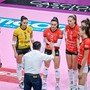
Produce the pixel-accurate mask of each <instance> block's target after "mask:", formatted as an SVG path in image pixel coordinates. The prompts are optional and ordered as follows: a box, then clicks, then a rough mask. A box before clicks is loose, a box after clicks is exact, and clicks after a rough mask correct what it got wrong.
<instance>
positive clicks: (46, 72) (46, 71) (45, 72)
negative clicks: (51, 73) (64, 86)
mask: <svg viewBox="0 0 90 90" xmlns="http://www.w3.org/2000/svg"><path fill="white" fill-rule="evenodd" d="M43 74H44V75H45V76H46V77H47V76H48V68H47V67H45V68H44V72H43Z"/></svg>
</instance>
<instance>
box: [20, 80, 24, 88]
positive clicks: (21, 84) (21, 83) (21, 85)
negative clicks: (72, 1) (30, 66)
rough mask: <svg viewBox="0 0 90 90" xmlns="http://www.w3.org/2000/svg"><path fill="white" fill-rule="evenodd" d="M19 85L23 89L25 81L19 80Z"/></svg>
mask: <svg viewBox="0 0 90 90" xmlns="http://www.w3.org/2000/svg"><path fill="white" fill-rule="evenodd" d="M19 87H20V88H21V89H24V82H23V81H20V82H19Z"/></svg>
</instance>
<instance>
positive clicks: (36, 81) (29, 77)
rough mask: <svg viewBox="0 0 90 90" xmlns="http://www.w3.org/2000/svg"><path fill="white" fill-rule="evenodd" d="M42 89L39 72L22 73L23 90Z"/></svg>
mask: <svg viewBox="0 0 90 90" xmlns="http://www.w3.org/2000/svg"><path fill="white" fill-rule="evenodd" d="M32 87H33V90H42V79H41V76H40V75H39V74H29V73H25V74H24V90H31V88H32Z"/></svg>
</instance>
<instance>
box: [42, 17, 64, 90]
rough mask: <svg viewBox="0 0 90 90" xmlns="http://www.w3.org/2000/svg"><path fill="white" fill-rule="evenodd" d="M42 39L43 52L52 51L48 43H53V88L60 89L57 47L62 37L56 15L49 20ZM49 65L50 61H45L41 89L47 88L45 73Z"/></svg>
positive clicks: (46, 73) (49, 52) (48, 52)
mask: <svg viewBox="0 0 90 90" xmlns="http://www.w3.org/2000/svg"><path fill="white" fill-rule="evenodd" d="M43 36H44V41H45V43H46V48H45V53H46V54H48V55H50V54H51V53H52V51H51V48H50V44H51V43H53V44H54V47H55V57H54V60H53V62H54V68H55V78H56V86H55V90H60V88H59V80H60V71H59V66H60V53H59V47H60V44H61V40H62V38H63V34H62V31H61V30H60V28H59V21H58V18H57V17H54V18H53V19H52V20H51V27H50V28H47V29H46V30H45V31H44V32H43ZM49 66H50V61H47V62H45V69H44V79H43V86H42V89H46V88H47V83H46V80H47V75H48V68H49Z"/></svg>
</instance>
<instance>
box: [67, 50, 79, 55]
mask: <svg viewBox="0 0 90 90" xmlns="http://www.w3.org/2000/svg"><path fill="white" fill-rule="evenodd" d="M66 54H69V55H78V52H70V51H68V50H66Z"/></svg>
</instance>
